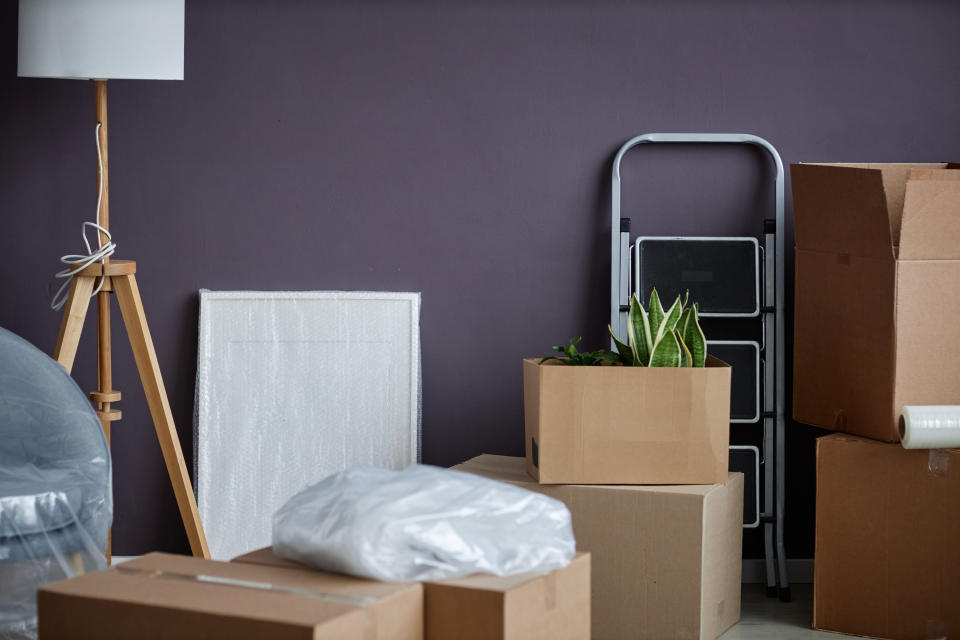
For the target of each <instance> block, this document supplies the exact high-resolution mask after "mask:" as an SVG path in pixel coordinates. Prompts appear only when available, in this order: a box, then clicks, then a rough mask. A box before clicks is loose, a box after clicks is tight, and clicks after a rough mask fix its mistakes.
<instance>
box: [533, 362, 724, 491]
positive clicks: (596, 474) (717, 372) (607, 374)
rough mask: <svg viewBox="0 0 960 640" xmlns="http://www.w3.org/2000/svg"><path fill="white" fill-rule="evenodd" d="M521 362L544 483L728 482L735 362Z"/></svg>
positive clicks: (536, 465) (536, 471) (537, 473)
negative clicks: (631, 364)
mask: <svg viewBox="0 0 960 640" xmlns="http://www.w3.org/2000/svg"><path fill="white" fill-rule="evenodd" d="M538 363H539V359H526V360H524V361H523V410H524V423H525V425H526V434H525V435H526V437H525V440H526V450H527V471H528V472H529V473H530V475H532V476H533V477H534V478H536V479H538V480H539V481H540V482H542V483H544V484H568V483H578V484H657V485H661V484H713V483H717V482H726V479H727V461H728V458H729V455H728V452H727V447H728V445H729V444H730V367H729V366H728V365H727V364H725V363H723V362H721V361H720V360H717V359H716V358H712V357H710V358H708V359H707V366H706V367H703V368H677V369H672V368H662V367H657V368H649V367H619V366H600V367H574V366H565V365H562V364H559V363H557V362H556V361H547V362H546V363H544V364H543V365H540V364H538Z"/></svg>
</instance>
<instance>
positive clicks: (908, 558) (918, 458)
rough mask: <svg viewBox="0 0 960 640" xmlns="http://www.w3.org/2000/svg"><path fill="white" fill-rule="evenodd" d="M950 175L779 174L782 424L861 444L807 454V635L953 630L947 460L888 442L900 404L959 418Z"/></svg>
mask: <svg viewBox="0 0 960 640" xmlns="http://www.w3.org/2000/svg"><path fill="white" fill-rule="evenodd" d="M958 169H960V165H951V164H924V165H908V164H841V165H837V164H809V165H808V164H804V165H794V166H793V167H792V179H793V196H794V217H795V226H796V242H797V252H796V311H795V313H796V322H795V331H796V333H795V339H794V352H795V353H794V363H795V371H794V397H793V403H794V412H793V413H794V418H795V419H797V420H798V421H801V422H806V423H808V424H813V425H817V426H822V427H826V428H830V429H835V430H837V431H841V432H844V433H849V434H858V435H859V436H866V438H864V437H855V436H850V435H844V433H840V434H834V435H831V436H827V437H825V438H821V439H820V440H819V441H818V443H817V530H816V552H815V555H816V565H815V573H814V626H815V627H817V628H820V629H826V630H830V631H841V632H846V633H852V634H857V635H865V636H871V637H877V638H890V639H894V640H900V639H907V640H912V639H921V638H923V639H926V638H940V637H952V636H953V634H956V633H957V632H958V630H960V614H958V611H960V609H958V608H957V603H960V555H958V553H960V551H958V549H960V547H957V546H956V540H957V539H960V512H958V510H957V508H956V506H957V505H958V504H960V470H958V469H957V468H956V466H957V464H960V452H958V451H956V450H929V451H927V450H921V451H907V450H904V449H903V448H902V447H900V445H898V444H896V443H897V442H898V441H899V439H900V431H899V427H900V416H901V414H902V411H903V407H904V406H905V405H943V404H953V405H956V404H960V385H958V384H957V380H958V379H960V327H958V325H957V324H956V323H955V322H954V321H953V318H956V317H957V316H958V315H960V287H958V286H957V282H958V280H960V170H958ZM867 438H871V439H867Z"/></svg>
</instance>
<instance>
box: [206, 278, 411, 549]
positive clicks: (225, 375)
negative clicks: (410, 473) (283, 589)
mask: <svg viewBox="0 0 960 640" xmlns="http://www.w3.org/2000/svg"><path fill="white" fill-rule="evenodd" d="M419 340H420V296H419V294H417V293H365V292H321V291H316V292H231V291H220V292H214V291H206V290H204V291H201V292H200V342H199V352H198V366H197V405H196V409H197V412H196V432H195V436H194V443H195V447H196V451H195V456H194V460H195V464H196V478H197V493H198V505H199V509H200V517H201V520H202V521H203V525H204V529H205V531H206V535H207V540H208V542H209V544H210V551H211V555H212V556H213V558H214V559H218V560H229V559H230V558H233V557H235V556H237V555H239V554H241V553H245V552H248V551H252V550H254V549H258V548H260V547H264V546H266V545H268V544H270V527H271V519H272V517H273V514H274V512H275V511H276V510H277V509H278V508H279V507H280V506H281V505H282V504H283V503H284V502H285V501H286V500H288V499H289V498H290V497H291V496H292V495H294V494H295V493H297V492H298V491H300V490H302V489H303V488H304V487H306V486H307V485H308V484H310V483H313V482H316V481H317V480H319V479H321V478H323V477H325V476H327V475H329V474H330V473H334V472H337V471H341V470H343V469H346V468H348V467H351V466H354V465H365V466H373V467H384V468H393V469H402V468H403V467H406V466H407V465H409V464H412V463H415V462H417V461H418V460H419V437H420V402H419V397H420V343H419Z"/></svg>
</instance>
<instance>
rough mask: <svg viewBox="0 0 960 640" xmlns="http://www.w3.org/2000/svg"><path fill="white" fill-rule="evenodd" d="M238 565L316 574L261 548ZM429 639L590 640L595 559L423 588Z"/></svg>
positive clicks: (583, 557)
mask: <svg viewBox="0 0 960 640" xmlns="http://www.w3.org/2000/svg"><path fill="white" fill-rule="evenodd" d="M233 562H245V563H252V564H265V565H271V566H278V567H288V568H294V569H296V570H306V571H312V570H311V569H309V568H307V567H304V566H303V565H301V564H298V563H295V562H291V561H290V560H285V559H283V558H280V557H278V556H275V555H273V553H272V551H271V550H270V549H269V548H268V549H260V550H259V551H253V552H251V553H248V554H245V555H242V556H240V557H238V558H234V559H233ZM424 629H425V634H426V638H427V640H450V639H452V638H459V639H461V640H470V639H474V638H475V639H476V640H587V639H589V638H590V554H589V553H577V555H576V557H575V558H574V559H573V562H571V563H570V565H569V566H567V567H565V568H563V569H560V570H558V571H551V572H549V573H524V574H519V575H515V576H507V577H503V578H501V577H497V576H489V575H476V576H468V577H466V578H455V579H452V580H440V581H435V582H425V583H424Z"/></svg>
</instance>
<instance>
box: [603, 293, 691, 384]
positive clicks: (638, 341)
mask: <svg viewBox="0 0 960 640" xmlns="http://www.w3.org/2000/svg"><path fill="white" fill-rule="evenodd" d="M688 299H689V292H688V293H687V298H686V299H684V300H681V299H680V296H677V299H676V300H674V301H673V304H672V305H670V308H669V309H666V310H665V309H664V308H663V305H662V304H661V303H660V297H659V296H658V295H657V290H656V289H654V290H653V291H652V292H651V293H650V309H649V310H647V309H644V308H643V305H642V304H640V299H639V298H637V294H633V295H632V296H631V297H630V311H629V312H628V314H627V342H628V344H624V343H623V342H622V341H621V340H620V339H619V338H618V337H617V335H616V334H615V333H614V332H613V327H610V326H609V325H608V326H607V329H609V331H610V335H611V336H612V337H613V341H614V344H616V345H617V352H618V356H619V358H620V361H621V362H622V363H623V364H625V365H627V366H634V367H702V366H704V363H705V362H706V360H707V341H706V338H704V335H703V330H702V329H701V328H700V318H699V312H698V307H697V304H696V303H694V304H693V305H692V306H689V307H688V306H687V301H688Z"/></svg>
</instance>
